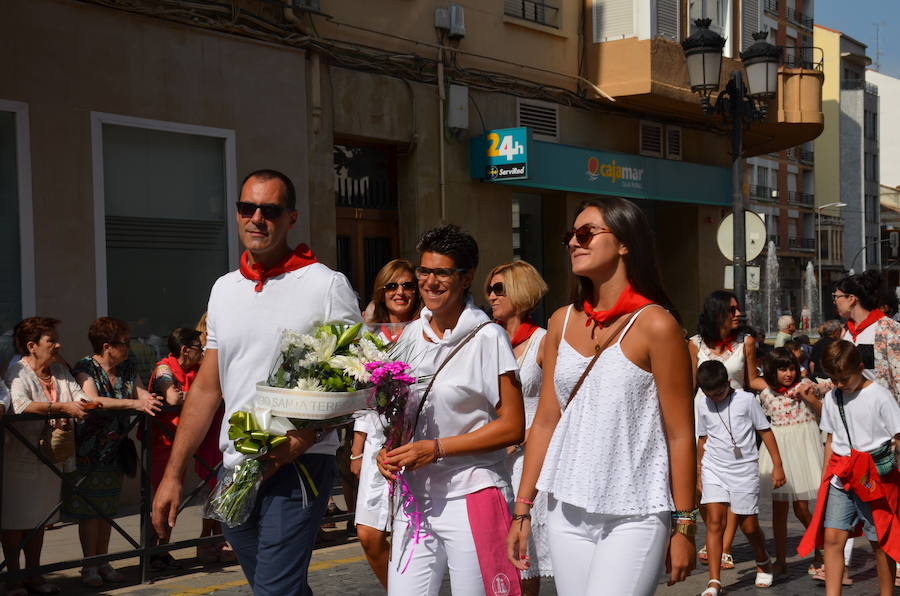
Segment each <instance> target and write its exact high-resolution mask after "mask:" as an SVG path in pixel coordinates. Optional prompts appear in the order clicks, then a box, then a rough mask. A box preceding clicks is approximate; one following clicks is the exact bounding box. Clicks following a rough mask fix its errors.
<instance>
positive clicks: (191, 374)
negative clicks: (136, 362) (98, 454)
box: [138, 354, 199, 448]
mask: <svg viewBox="0 0 900 596" xmlns="http://www.w3.org/2000/svg"><path fill="white" fill-rule="evenodd" d="M163 364H164V365H166V366H168V367H169V370H170V371H172V376H173V377H175V380H176V381H178V385H179V386H180V387H181V390H182V391H183V392H184V393H185V394H187V392H188V389H190V387H191V383H193V382H194V379H196V378H197V370H198V368H199V367H194V368H192V369H191V370H189V371H187V372H185V371H184V369H183V368H181V365H180V364H179V363H178V359H177V358H175V356H173V355H172V354H169V355H168V356H166V357H165V358H163V359H162V360H160V361H159V362H157V363H156V366H154V367H153V372H152V373H150V382H149V383H148V384H147V389H148V390H149V391H150V392H152V391H153V384H154V383H155V382H156V369H157V368H159V367H160V366H161V365H163ZM162 397H163V398H165V396H162ZM178 419H179V412H177V411H175V412H163V413H161V414H159V416H157V421H158V422H159V424H161V425H163V426H165V427H167V428H168V429H169V430H170V431H171V432H173V433H174V432H175V428H176V427H177V426H178ZM152 429H153V430H152V434H153V436H154V441H153V446H154V447H159V448H167V447H171V445H172V437H170V436H169V435H168V434H167V433H166V432H164V431H163V430H162V429H161V428H157V426H156V425H153V427H152ZM142 437H143V433H141V432H140V430H139V432H138V438H139V439H140V438H142Z"/></svg>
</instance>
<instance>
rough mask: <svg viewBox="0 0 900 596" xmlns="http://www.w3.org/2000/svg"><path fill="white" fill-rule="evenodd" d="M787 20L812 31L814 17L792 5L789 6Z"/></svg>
mask: <svg viewBox="0 0 900 596" xmlns="http://www.w3.org/2000/svg"><path fill="white" fill-rule="evenodd" d="M787 20H788V21H790V22H792V23H794V24H795V25H797V26H799V27H803V28H804V29H807V30H810V31H812V28H813V18H812V17H809V16H806V15H805V14H803V13H802V12H800V11H799V10H797V9H796V8H791V7H790V6H789V7H788V9H787Z"/></svg>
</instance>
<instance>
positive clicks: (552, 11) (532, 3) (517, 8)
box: [503, 0, 559, 29]
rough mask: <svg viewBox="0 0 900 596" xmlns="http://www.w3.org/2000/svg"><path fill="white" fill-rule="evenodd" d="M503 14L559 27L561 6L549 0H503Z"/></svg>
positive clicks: (546, 25) (555, 27)
mask: <svg viewBox="0 0 900 596" xmlns="http://www.w3.org/2000/svg"><path fill="white" fill-rule="evenodd" d="M503 14H505V15H506V16H508V17H515V18H517V19H522V20H525V21H528V22H530V23H537V24H538V25H544V26H545V27H553V28H554V29H559V7H557V6H556V5H555V3H554V2H550V1H549V0H503Z"/></svg>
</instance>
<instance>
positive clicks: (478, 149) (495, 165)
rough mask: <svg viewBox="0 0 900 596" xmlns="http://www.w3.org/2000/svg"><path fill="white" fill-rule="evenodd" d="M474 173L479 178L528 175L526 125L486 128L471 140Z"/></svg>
mask: <svg viewBox="0 0 900 596" xmlns="http://www.w3.org/2000/svg"><path fill="white" fill-rule="evenodd" d="M470 151H471V152H472V154H471V158H472V161H473V165H474V164H476V163H477V165H474V167H473V170H475V171H473V174H476V175H477V176H476V177H479V178H481V179H482V180H485V181H489V182H494V181H497V182H499V181H506V180H525V179H527V178H528V129H527V128H525V127H524V126H523V127H519V128H500V129H496V130H489V131H487V132H485V133H484V134H483V135H481V136H479V137H475V138H473V139H472V141H471V145H470Z"/></svg>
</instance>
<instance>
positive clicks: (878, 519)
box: [797, 340, 900, 596]
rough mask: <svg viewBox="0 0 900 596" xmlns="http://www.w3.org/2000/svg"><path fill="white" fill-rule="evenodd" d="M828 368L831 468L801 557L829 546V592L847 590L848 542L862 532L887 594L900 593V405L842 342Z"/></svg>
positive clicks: (830, 354)
mask: <svg viewBox="0 0 900 596" xmlns="http://www.w3.org/2000/svg"><path fill="white" fill-rule="evenodd" d="M822 368H823V369H824V372H825V373H826V374H828V376H829V377H830V378H831V380H832V382H833V383H834V389H833V390H831V391H829V392H828V394H827V395H826V396H825V401H824V403H823V405H822V420H821V422H820V425H819V426H820V427H821V429H822V430H823V431H824V432H826V433H827V434H828V438H827V439H826V441H825V470H824V472H823V474H822V485H821V487H820V488H819V495H818V499H817V501H816V511H815V513H814V515H813V520H812V523H810V525H809V528H807V530H806V534H805V535H804V536H803V540H801V542H800V546H799V547H798V548H797V552H798V554H800V556H804V555H805V554H808V553H809V552H810V551H811V550H812V549H813V548H814V547H815V546H817V545H822V544H823V543H824V547H825V592H826V594H827V595H828V596H838V595H839V594H840V593H841V589H842V585H841V580H842V578H843V576H844V544H845V543H846V542H847V538H848V537H849V536H850V535H851V533H852V534H853V535H859V533H860V532H859V529H860V526H861V527H862V533H863V534H865V536H866V538H868V539H869V542H870V543H871V544H872V550H873V551H874V553H875V564H876V568H877V570H878V585H879V590H880V594H881V595H882V596H889V595H890V594H893V591H894V572H895V568H896V563H895V561H896V560H897V557H898V556H900V517H898V504H900V474H898V472H897V470H896V465H895V461H894V454H893V449H892V445H891V442H892V440H894V439H897V438H898V437H900V406H898V405H897V401H896V400H895V399H894V398H893V396H892V395H891V392H890V391H888V390H887V389H885V388H884V387H882V386H881V385H879V384H878V383H873V382H872V381H870V380H869V379H867V378H866V377H864V376H863V370H864V365H863V362H862V358H861V357H860V354H859V351H858V350H857V349H856V346H854V345H853V344H852V343H850V342H849V341H845V340H838V341H835V342H833V343H832V344H830V345H829V346H828V347H827V348H825V353H824V354H823V355H822Z"/></svg>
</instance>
